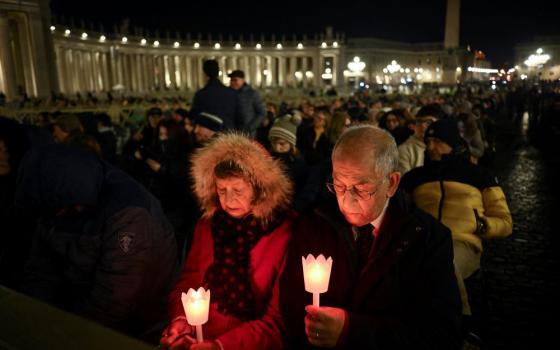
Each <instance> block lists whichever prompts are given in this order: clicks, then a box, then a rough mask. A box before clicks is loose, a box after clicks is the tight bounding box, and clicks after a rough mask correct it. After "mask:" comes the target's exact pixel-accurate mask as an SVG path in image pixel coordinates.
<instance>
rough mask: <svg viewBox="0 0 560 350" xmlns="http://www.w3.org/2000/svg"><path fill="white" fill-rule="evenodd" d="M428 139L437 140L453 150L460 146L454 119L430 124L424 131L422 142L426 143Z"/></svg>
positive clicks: (459, 137)
mask: <svg viewBox="0 0 560 350" xmlns="http://www.w3.org/2000/svg"><path fill="white" fill-rule="evenodd" d="M429 137H435V138H438V139H440V140H442V141H443V142H445V143H447V144H448V145H449V146H450V147H451V148H453V149H455V148H456V147H458V146H460V145H461V144H462V141H461V135H460V134H459V126H458V124H457V121H456V120H454V119H441V120H438V121H436V122H435V123H432V124H431V125H430V126H429V127H428V129H427V130H426V134H425V135H424V142H426V141H427V140H428V138H429Z"/></svg>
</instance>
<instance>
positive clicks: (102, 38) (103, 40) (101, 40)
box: [99, 35, 107, 43]
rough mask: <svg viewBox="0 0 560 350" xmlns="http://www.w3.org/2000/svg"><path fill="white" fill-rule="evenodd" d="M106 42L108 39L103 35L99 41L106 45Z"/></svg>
mask: <svg viewBox="0 0 560 350" xmlns="http://www.w3.org/2000/svg"><path fill="white" fill-rule="evenodd" d="M105 40H107V38H106V37H105V35H102V36H100V37H99V41H100V42H102V43H104V42H105Z"/></svg>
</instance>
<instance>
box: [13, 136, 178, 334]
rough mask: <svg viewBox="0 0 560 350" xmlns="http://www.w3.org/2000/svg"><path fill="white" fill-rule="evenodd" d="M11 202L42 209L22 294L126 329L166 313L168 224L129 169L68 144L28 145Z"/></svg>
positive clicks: (171, 265)
mask: <svg viewBox="0 0 560 350" xmlns="http://www.w3.org/2000/svg"><path fill="white" fill-rule="evenodd" d="M39 174H40V176H39ZM16 204H17V205H18V206H20V207H22V208H26V209H35V210H39V211H40V212H41V219H40V222H39V225H38V229H37V232H36V235H35V237H34V243H33V247H32V251H31V254H30V259H29V261H28V264H27V266H26V272H25V284H26V288H25V289H26V291H27V293H28V294H30V295H31V296H33V297H36V298H38V299H40V300H43V301H46V302H48V303H51V304H53V305H55V306H57V307H60V308H63V309H65V310H68V311H70V312H74V313H76V314H79V315H82V316H84V317H86V318H89V319H92V320H94V321H97V322H99V323H102V324H104V325H106V326H108V327H111V328H114V329H117V330H119V331H123V332H126V333H128V334H130V335H133V336H139V335H141V334H143V333H144V332H145V331H146V330H147V329H148V328H150V327H151V326H153V325H154V324H155V323H156V322H158V321H160V320H163V319H164V318H165V317H166V315H165V308H166V302H165V299H166V295H167V293H168V292H169V289H170V287H171V282H172V277H173V275H174V272H175V271H176V264H177V258H176V257H177V254H176V243H175V238H174V235H173V230H172V228H171V225H170V224H169V223H168V221H167V219H166V218H165V216H164V214H163V212H162V209H161V207H160V205H159V202H158V201H157V200H156V199H155V198H154V197H153V196H151V195H150V194H149V193H148V192H147V191H146V190H145V189H144V188H143V187H142V186H141V185H139V184H138V183H136V182H135V181H134V180H132V179H131V178H130V177H129V176H128V175H126V174H125V173H123V172H122V171H120V170H118V169H117V168H115V167H113V166H111V165H109V164H108V163H106V162H103V161H99V160H98V159H96V158H95V156H93V155H90V154H86V153H84V152H83V151H81V150H79V149H75V148H72V147H70V146H64V145H55V146H52V147H48V148H46V149H45V150H43V151H31V152H29V153H28V154H27V156H26V158H25V159H24V161H23V164H22V168H21V170H20V174H19V179H18V188H17V192H16ZM77 205H80V206H81V207H79V208H81V209H76V208H77V207H76V206H77ZM61 209H63V210H62V211H61Z"/></svg>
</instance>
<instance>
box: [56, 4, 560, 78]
mask: <svg viewBox="0 0 560 350" xmlns="http://www.w3.org/2000/svg"><path fill="white" fill-rule="evenodd" d="M148 4H149V5H147V4H146V3H144V2H140V1H138V0H134V1H132V0H96V1H90V2H85V1H75V0H52V1H51V8H52V10H53V12H54V13H55V14H56V15H63V16H65V18H66V22H68V17H69V16H72V17H74V21H75V23H76V24H79V23H80V20H81V19H83V20H85V21H86V23H88V22H89V21H93V22H94V23H103V24H104V26H105V28H106V29H107V30H109V29H111V30H112V28H113V25H114V24H118V23H120V22H121V20H122V19H124V18H128V19H129V20H130V28H131V29H132V28H133V27H135V26H141V27H143V28H146V29H149V30H152V31H153V30H155V29H156V28H159V31H160V34H161V35H163V33H164V32H165V30H169V31H170V32H171V33H175V32H176V31H177V30H178V31H180V32H182V33H186V32H187V31H190V32H191V33H193V34H195V33H199V32H201V33H203V37H206V35H205V33H208V32H211V33H215V34H217V33H223V34H224V38H227V36H228V34H229V33H232V34H233V35H238V34H241V33H243V34H245V35H246V37H248V36H247V35H248V34H249V33H254V34H256V37H258V36H260V33H266V34H272V33H275V34H277V35H281V34H286V37H287V38H291V36H292V33H296V34H303V33H307V34H308V35H312V34H313V33H317V32H321V31H323V30H324V28H325V27H326V26H328V25H330V26H333V28H334V30H335V31H342V32H345V33H346V35H347V36H348V37H376V38H380V39H390V40H398V41H403V42H437V41H439V42H442V41H443V35H444V34H443V33H444V28H445V6H446V1H445V0H429V1H421V0H400V1H395V0H384V1H373V0H369V1H355V0H354V1H343V0H339V1H329V0H326V1H321V2H319V1H305V0H300V1H293V0H279V1H275V2H262V5H255V4H254V3H253V2H250V1H244V0H235V1H234V0H231V1H228V2H225V1H204V0H199V1H194V0H182V1H178V0H175V1H172V0H159V1H150V2H148ZM559 11H560V1H553V0H548V1H544V0H531V1H525V2H521V3H514V2H513V1H511V0H507V1H506V0H463V1H462V3H461V44H462V45H467V44H468V45H470V46H471V47H472V48H473V49H477V50H483V51H484V52H485V53H486V55H487V59H489V60H490V61H492V62H493V65H494V66H497V67H501V66H512V60H513V46H514V45H515V44H516V43H519V42H527V41H532V39H533V38H534V37H535V36H538V35H558V36H560V20H559V19H558V13H559Z"/></svg>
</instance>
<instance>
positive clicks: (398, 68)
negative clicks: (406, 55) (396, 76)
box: [387, 60, 404, 74]
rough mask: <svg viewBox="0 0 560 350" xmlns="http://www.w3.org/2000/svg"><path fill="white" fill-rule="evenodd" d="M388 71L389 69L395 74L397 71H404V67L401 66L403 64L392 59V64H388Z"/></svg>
mask: <svg viewBox="0 0 560 350" xmlns="http://www.w3.org/2000/svg"><path fill="white" fill-rule="evenodd" d="M387 71H389V73H391V74H393V73H396V72H399V71H400V72H401V73H403V72H404V69H402V68H401V65H400V64H398V63H397V61H395V60H392V61H391V64H389V65H387Z"/></svg>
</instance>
